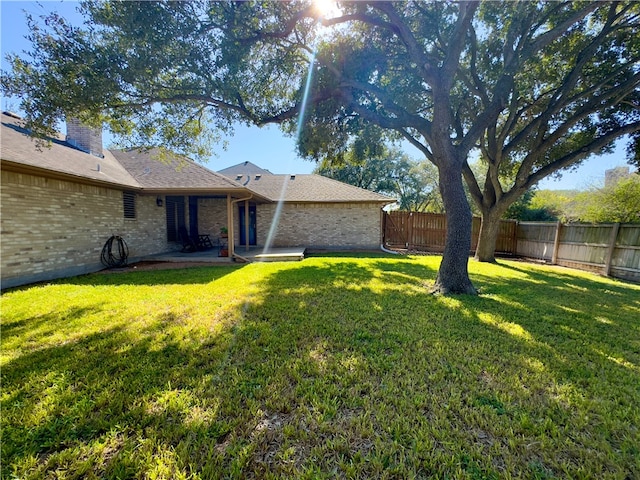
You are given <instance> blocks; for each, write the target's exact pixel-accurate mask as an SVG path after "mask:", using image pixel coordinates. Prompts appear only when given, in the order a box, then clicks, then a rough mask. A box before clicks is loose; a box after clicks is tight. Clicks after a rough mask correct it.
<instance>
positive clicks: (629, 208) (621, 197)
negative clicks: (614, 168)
mask: <svg viewBox="0 0 640 480" xmlns="http://www.w3.org/2000/svg"><path fill="white" fill-rule="evenodd" d="M576 204H577V217H578V219H579V220H580V221H582V222H590V223H615V222H620V223H640V175H632V176H630V177H628V178H624V179H622V180H619V181H618V182H617V183H615V184H613V185H610V186H607V187H604V188H598V189H596V188H593V189H591V190H590V191H587V192H583V193H580V194H579V195H578V196H577V197H576Z"/></svg>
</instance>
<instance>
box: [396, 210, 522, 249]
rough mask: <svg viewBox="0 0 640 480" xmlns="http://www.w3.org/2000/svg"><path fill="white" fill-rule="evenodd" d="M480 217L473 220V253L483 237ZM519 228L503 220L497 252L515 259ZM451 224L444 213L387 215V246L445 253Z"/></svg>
mask: <svg viewBox="0 0 640 480" xmlns="http://www.w3.org/2000/svg"><path fill="white" fill-rule="evenodd" d="M481 223H482V222H481V219H480V217H473V224H472V227H471V252H470V253H473V252H475V251H476V247H477V246H478V237H479V235H480V224H481ZM516 224H517V222H516V221H514V220H503V221H502V222H501V224H500V230H499V232H498V240H497V242H496V252H497V253H501V254H505V255H513V254H514V252H515V250H516ZM446 231H447V220H446V217H445V215H444V214H443V213H420V212H401V211H392V212H386V214H385V216H384V240H385V245H387V246H389V247H392V248H407V249H409V250H418V251H427V252H443V251H444V240H445V236H446Z"/></svg>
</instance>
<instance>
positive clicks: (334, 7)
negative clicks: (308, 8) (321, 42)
mask: <svg viewBox="0 0 640 480" xmlns="http://www.w3.org/2000/svg"><path fill="white" fill-rule="evenodd" d="M313 9H314V10H315V13H316V14H317V15H318V17H319V18H330V17H334V16H336V15H337V14H338V13H340V7H338V2H336V0H313Z"/></svg>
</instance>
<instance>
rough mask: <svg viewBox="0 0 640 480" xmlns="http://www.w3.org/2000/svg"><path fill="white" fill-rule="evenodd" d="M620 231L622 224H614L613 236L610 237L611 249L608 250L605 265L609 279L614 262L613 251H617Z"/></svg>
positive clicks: (605, 272)
mask: <svg viewBox="0 0 640 480" xmlns="http://www.w3.org/2000/svg"><path fill="white" fill-rule="evenodd" d="M619 231H620V224H619V223H614V224H613V227H612V228H611V235H609V247H608V248H607V258H606V259H605V264H604V274H605V275H606V276H607V277H608V276H609V274H610V273H611V261H612V260H613V251H614V250H615V249H616V240H617V239H618V232H619Z"/></svg>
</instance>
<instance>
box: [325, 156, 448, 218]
mask: <svg viewBox="0 0 640 480" xmlns="http://www.w3.org/2000/svg"><path fill="white" fill-rule="evenodd" d="M357 157H358V154H357V153H356V152H354V151H353V149H352V150H349V151H348V152H347V153H346V154H345V155H344V157H343V159H342V161H340V162H337V161H328V160H325V161H322V162H321V163H320V164H319V165H318V167H316V169H315V170H314V172H315V173H317V174H319V175H323V176H325V177H329V178H333V179H335V180H339V181H341V182H345V183H348V184H350V185H355V186H356V187H360V188H365V189H367V190H372V191H374V192H378V193H383V194H385V195H389V196H391V197H394V198H396V199H397V200H398V205H399V208H400V210H407V211H414V212H423V211H437V212H441V211H442V200H441V199H440V193H439V191H438V171H437V169H436V168H435V167H434V166H433V165H432V164H429V163H425V162H418V161H416V160H413V159H411V158H410V157H409V156H408V155H407V154H406V153H404V152H403V151H401V150H400V149H399V148H397V147H391V148H384V150H383V152H382V154H381V155H379V156H376V157H373V158H365V159H358V158H357Z"/></svg>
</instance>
